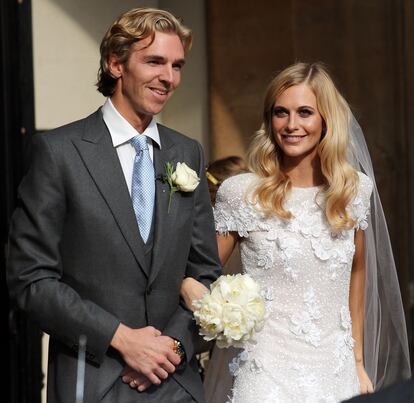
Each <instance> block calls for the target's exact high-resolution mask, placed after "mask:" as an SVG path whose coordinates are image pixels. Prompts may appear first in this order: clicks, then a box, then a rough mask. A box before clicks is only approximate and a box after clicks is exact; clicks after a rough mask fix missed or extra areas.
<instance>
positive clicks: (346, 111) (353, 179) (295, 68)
mask: <svg viewBox="0 0 414 403" xmlns="http://www.w3.org/2000/svg"><path fill="white" fill-rule="evenodd" d="M303 83H305V84H306V85H308V86H309V88H310V89H311V90H312V91H313V92H314V94H315V97H316V102H317V107H318V110H319V113H320V114H321V116H322V119H323V122H324V124H323V127H324V130H323V133H322V138H321V141H320V143H319V145H318V149H317V152H318V155H319V158H320V162H321V170H322V174H323V176H324V179H325V185H324V187H323V189H322V190H321V192H322V194H323V195H324V199H325V203H324V205H325V214H326V218H327V220H328V222H329V224H330V226H331V228H332V229H333V230H336V231H340V230H343V229H351V228H352V227H353V226H354V225H355V220H354V219H353V218H352V217H351V216H350V214H349V213H348V212H347V210H346V207H347V206H348V204H349V202H350V201H351V200H352V199H353V197H354V196H355V194H356V191H357V186H358V174H357V172H356V170H355V169H354V168H353V167H352V166H351V165H350V164H349V163H348V159H347V150H348V127H349V122H350V118H351V111H350V108H349V105H348V103H347V102H346V101H345V99H344V98H343V97H342V95H341V94H340V93H339V91H338V90H337V89H336V87H335V84H334V83H333V81H332V79H331V77H330V76H329V74H328V72H327V70H326V69H325V67H324V66H323V65H322V64H320V63H312V64H310V63H296V64H293V65H292V66H290V67H288V68H286V69H285V70H283V71H282V72H281V73H279V74H278V75H277V76H276V77H275V78H274V79H273V80H272V81H271V83H270V85H269V87H268V89H267V92H266V96H265V100H264V111H263V123H262V126H261V128H260V130H258V131H257V132H256V135H255V137H254V139H253V142H252V144H251V146H250V149H249V152H248V165H249V168H250V170H251V171H252V172H254V173H256V175H258V176H259V178H260V180H259V183H258V185H257V186H256V188H255V189H254V191H253V194H252V196H253V202H254V203H256V202H259V205H260V209H261V210H262V211H264V212H265V213H268V214H276V215H277V216H278V217H280V218H282V219H285V220H288V219H291V218H292V213H291V212H290V211H288V210H286V209H285V208H284V202H285V200H286V196H287V194H288V192H289V191H290V190H291V188H292V183H291V181H290V179H289V178H288V176H287V175H285V174H284V173H283V172H282V171H281V169H280V163H281V158H282V152H281V150H280V148H279V147H278V146H277V144H276V141H275V138H274V135H273V131H272V114H273V108H274V104H275V101H276V98H277V97H278V96H279V95H281V94H282V93H283V92H284V91H285V90H286V89H287V88H289V87H292V86H294V85H298V84H303Z"/></svg>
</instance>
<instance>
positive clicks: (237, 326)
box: [193, 274, 266, 348]
mask: <svg viewBox="0 0 414 403" xmlns="http://www.w3.org/2000/svg"><path fill="white" fill-rule="evenodd" d="M193 306H194V307H195V311H194V318H195V320H196V322H197V324H198V325H199V326H200V335H201V336H203V338H204V339H205V340H207V341H210V340H216V344H217V347H219V348H227V347H230V346H235V347H243V344H244V343H245V342H246V341H248V340H251V339H253V335H254V333H255V332H258V331H260V330H261V329H262V328H263V325H264V320H265V313H266V311H265V304H264V300H263V297H262V296H261V292H260V287H259V285H258V284H257V283H256V282H255V281H254V280H253V279H252V278H251V277H250V276H249V275H247V274H236V275H234V276H229V275H227V276H220V277H219V278H218V279H217V280H216V281H215V282H214V283H213V284H211V286H210V293H206V294H205V295H204V296H203V297H202V298H201V299H199V300H196V301H193Z"/></svg>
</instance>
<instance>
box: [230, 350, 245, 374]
mask: <svg viewBox="0 0 414 403" xmlns="http://www.w3.org/2000/svg"><path fill="white" fill-rule="evenodd" d="M248 359H249V353H248V351H247V350H243V351H241V352H240V353H239V354H237V355H236V357H234V358H233V359H232V360H231V362H230V363H229V371H230V374H231V375H233V376H237V375H238V374H239V372H240V368H241V367H242V366H243V365H244V363H245V362H246V361H247V360H248Z"/></svg>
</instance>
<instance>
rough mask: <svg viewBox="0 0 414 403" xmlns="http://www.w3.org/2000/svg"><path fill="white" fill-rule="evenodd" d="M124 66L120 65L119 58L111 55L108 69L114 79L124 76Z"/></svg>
mask: <svg viewBox="0 0 414 403" xmlns="http://www.w3.org/2000/svg"><path fill="white" fill-rule="evenodd" d="M123 67H124V65H123V64H122V63H120V61H119V59H118V57H117V56H116V55H114V54H111V55H110V56H109V57H108V68H109V71H110V73H111V75H112V77H114V78H119V77H121V76H122V73H123V72H124V70H123Z"/></svg>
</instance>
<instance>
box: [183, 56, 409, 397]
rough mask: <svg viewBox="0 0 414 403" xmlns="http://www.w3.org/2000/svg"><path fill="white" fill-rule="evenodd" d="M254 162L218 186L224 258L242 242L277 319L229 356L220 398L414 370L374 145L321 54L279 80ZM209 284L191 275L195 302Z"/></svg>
mask: <svg viewBox="0 0 414 403" xmlns="http://www.w3.org/2000/svg"><path fill="white" fill-rule="evenodd" d="M249 165H250V170H251V173H246V174H242V175H238V176H235V177H232V178H230V179H228V180H226V181H224V182H223V184H222V185H221V187H220V189H219V191H218V194H217V200H216V206H215V220H216V230H217V233H218V235H217V241H218V248H219V254H220V258H221V260H222V263H224V262H226V260H227V258H228V257H229V256H230V254H231V252H232V251H233V248H234V247H235V245H236V243H237V242H238V243H239V244H240V251H241V260H242V268H243V272H245V273H249V274H250V276H251V277H253V278H254V279H255V280H256V281H257V282H258V283H259V284H260V286H261V289H262V293H263V296H264V298H265V300H266V310H267V315H268V318H267V320H266V323H265V326H264V329H263V330H262V331H261V332H260V333H259V334H258V335H257V337H256V342H255V343H249V344H246V345H245V348H244V350H243V351H242V352H241V353H240V354H239V355H238V356H237V357H236V358H235V359H233V361H232V362H231V363H230V366H229V368H230V369H231V372H232V374H233V376H234V385H233V388H232V390H231V391H228V390H223V391H222V396H223V399H222V400H221V401H223V402H225V401H226V399H227V397H228V396H229V399H230V401H231V402H234V403H253V402H289V403H290V402H301V403H302V402H309V403H314V402H315V403H316V402H320V403H323V402H326V403H328V402H329V403H330V402H338V401H341V400H344V399H347V398H350V397H352V396H354V395H357V394H360V393H370V392H372V391H373V390H374V388H379V387H380V386H382V385H387V384H389V383H392V382H394V381H396V380H398V379H400V378H404V377H409V375H410V368H409V357H408V347H407V335H406V329H405V321H404V316H403V310H402V304H401V297H400V293H399V287H398V281H397V276H396V272H395V266H394V262H393V258H392V251H391V248H390V243H389V238H388V233H387V230H386V224H385V220H384V217H383V213H382V208H381V204H380V202H379V198H378V192H377V189H376V186H375V180H374V175H373V171H372V166H371V164H370V158H369V154H368V152H367V149H366V144H365V141H364V139H363V135H362V132H361V130H360V128H359V126H358V124H357V123H356V121H355V120H354V118H353V116H352V113H351V111H350V109H349V106H348V104H347V102H346V101H345V100H344V98H343V97H342V96H341V94H340V93H339V92H338V90H337V89H336V87H335V85H334V83H333V81H332V79H331V78H330V76H329V74H328V73H327V71H326V69H325V68H324V67H323V66H322V65H321V64H318V63H313V64H306V63H297V64H294V65H292V66H290V67H288V68H287V69H285V70H284V71H282V72H281V73H280V74H278V75H277V76H276V77H275V78H274V79H273V80H272V82H271V83H270V85H269V87H268V90H267V93H266V97H265V102H264V113H263V124H262V127H261V129H260V130H259V131H258V132H257V134H256V136H255V138H254V140H253V143H252V145H251V147H250V151H249ZM361 170H362V171H363V172H361ZM205 291H206V289H205V288H204V287H203V286H202V285H201V284H200V283H197V282H196V281H195V280H194V279H192V278H187V279H185V280H184V281H183V285H182V296H183V298H184V300H185V301H186V303H187V305H188V306H191V301H192V300H193V299H196V298H199V297H200V296H201V295H202V294H203V293H204V292H205ZM229 368H226V367H220V368H213V369H212V370H213V371H214V370H216V371H229V370H230V369H229ZM209 372H212V371H211V370H210V371H209ZM216 396H217V393H216ZM217 403H219V402H217Z"/></svg>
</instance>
